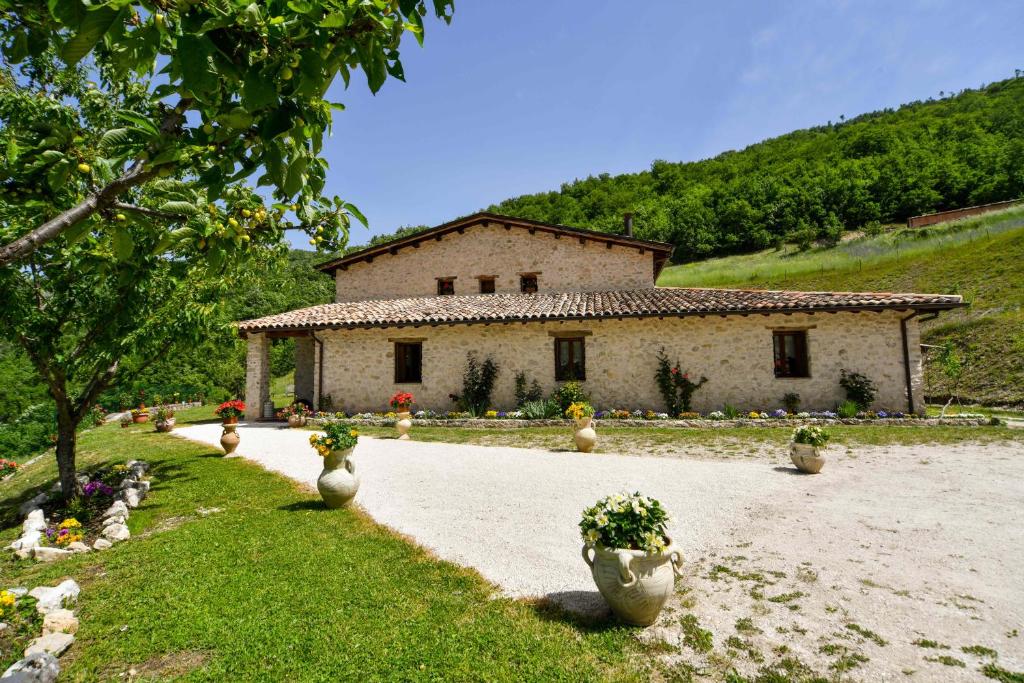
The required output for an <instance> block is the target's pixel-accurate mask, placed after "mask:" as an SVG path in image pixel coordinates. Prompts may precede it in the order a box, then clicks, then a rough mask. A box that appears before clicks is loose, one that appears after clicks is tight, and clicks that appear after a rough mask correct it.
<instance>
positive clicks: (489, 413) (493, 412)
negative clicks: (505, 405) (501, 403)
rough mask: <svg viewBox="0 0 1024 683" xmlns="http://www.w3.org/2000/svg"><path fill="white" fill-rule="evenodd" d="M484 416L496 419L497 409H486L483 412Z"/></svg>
mask: <svg viewBox="0 0 1024 683" xmlns="http://www.w3.org/2000/svg"><path fill="white" fill-rule="evenodd" d="M484 417H485V418H486V419H488V420H496V419H497V418H498V411H497V410H488V411H486V412H485V413H484Z"/></svg>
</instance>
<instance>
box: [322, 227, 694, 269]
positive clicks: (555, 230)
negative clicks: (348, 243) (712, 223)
mask: <svg viewBox="0 0 1024 683" xmlns="http://www.w3.org/2000/svg"><path fill="white" fill-rule="evenodd" d="M481 223H482V224H484V225H488V224H490V223H496V224H498V225H503V226H505V227H506V228H509V229H511V228H520V229H524V230H529V231H530V232H531V233H532V232H547V233H552V234H556V235H564V236H568V237H575V238H578V239H580V240H589V241H594V242H601V243H604V244H608V245H619V246H623V247H633V248H635V249H641V250H650V251H651V252H653V255H654V277H655V278H657V277H658V274H659V273H660V272H661V268H662V267H663V266H664V265H665V263H667V262H668V259H669V257H670V256H671V255H672V250H673V249H674V247H673V246H672V245H671V244H668V243H666V242H653V241H651V240H642V239H638V238H636V237H628V236H626V235H617V234H615V233H610V232H598V231H596V230H585V229H583V228H573V227H569V226H567V225H557V224H555V223H541V222H540V221H531V220H528V219H525V218H515V217H513V216H503V215H501V214H497V213H490V212H489V211H481V212H479V213H474V214H472V215H469V216H465V217H464V218H459V219H456V220H454V221H450V222H448V223H444V224H442V225H438V226H436V227H433V228H430V229H428V230H424V231H423V232H418V233H416V234H414V235H409V236H407V237H401V238H399V239H395V240H391V241H390V242H385V243H384V244H376V245H374V246H372V247H366V248H365V249H360V250H359V251H355V252H352V253H351V254H348V255H346V256H342V257H341V258H336V259H332V260H330V261H326V262H324V263H320V264H318V265H317V266H316V268H317V269H318V270H322V271H323V272H325V273H333V272H334V271H335V270H337V269H339V268H341V269H345V268H347V267H348V266H350V265H352V264H355V263H359V262H360V261H368V262H369V261H373V259H374V258H376V257H377V256H381V255H385V254H391V255H394V254H397V253H398V252H399V250H401V249H404V248H406V247H412V246H414V245H417V244H420V243H421V242H425V241H426V240H431V239H441V238H442V237H443V236H444V235H447V234H449V233H452V232H458V233H460V234H461V233H462V232H464V231H465V230H466V228H468V227H470V226H472V225H477V224H481Z"/></svg>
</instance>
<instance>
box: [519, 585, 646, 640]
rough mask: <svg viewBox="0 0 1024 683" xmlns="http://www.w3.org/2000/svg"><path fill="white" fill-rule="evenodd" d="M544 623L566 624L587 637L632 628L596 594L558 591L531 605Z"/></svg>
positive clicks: (591, 592)
mask: <svg viewBox="0 0 1024 683" xmlns="http://www.w3.org/2000/svg"><path fill="white" fill-rule="evenodd" d="M530 605H531V607H532V608H533V611H534V613H535V614H536V615H537V616H538V617H539V618H540V619H542V620H544V621H551V622H557V623H560V624H567V625H569V626H572V627H573V628H575V629H578V630H580V631H585V632H587V633H601V632H604V631H614V630H618V629H624V628H630V627H629V626H627V625H626V624H623V623H622V622H620V621H619V620H618V619H616V618H615V616H614V615H612V612H611V609H610V608H609V607H608V603H606V602H605V601H604V598H602V597H601V594H600V593H598V592H597V591H558V592H555V593H548V594H547V595H545V596H544V597H543V598H539V599H537V600H534V601H532V602H531V603H530Z"/></svg>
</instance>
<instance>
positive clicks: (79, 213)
mask: <svg viewBox="0 0 1024 683" xmlns="http://www.w3.org/2000/svg"><path fill="white" fill-rule="evenodd" d="M191 104H192V100H191V99H189V98H185V99H182V100H181V101H180V102H178V105H177V106H176V107H175V108H174V109H173V110H171V112H170V113H168V114H167V116H166V117H165V118H164V120H163V123H161V124H160V135H161V136H164V135H170V134H171V133H172V132H174V129H175V128H177V126H178V125H179V124H180V123H181V122H182V121H184V120H185V111H186V110H187V109H188V107H189V106H190V105H191ZM150 147H151V148H153V145H150ZM150 151H152V149H151V150H150ZM156 174H157V169H156V168H154V167H149V168H146V167H145V166H144V165H143V163H142V161H136V162H135V163H134V164H132V166H131V168H129V169H128V170H127V171H125V173H124V174H123V175H121V177H119V178H117V179H116V180H114V181H112V182H111V183H110V184H109V185H106V186H104V187H102V188H100V189H99V190H97V191H95V192H93V193H92V194H91V195H89V196H88V197H86V198H85V200H84V201H82V202H81V203H79V204H78V205H77V206H73V207H71V208H70V209H67V210H66V211H62V212H60V213H59V214H57V215H56V216H54V217H53V218H51V219H50V220H48V221H46V222H45V223H43V224H42V225H40V226H39V227H38V228H36V229H35V230H32V231H31V232H29V233H28V234H25V235H22V236H21V237H19V238H18V239H16V240H14V241H13V242H10V243H8V244H5V245H3V246H2V247H0V267H2V266H6V265H8V264H10V263H11V262H13V261H15V260H16V259H19V258H24V257H25V256H28V255H29V254H31V253H33V252H34V251H35V250H36V249H38V248H39V247H41V246H43V245H44V244H46V243H47V242H50V241H51V240H54V239H56V238H57V237H59V236H60V234H61V233H63V232H64V231H65V230H68V229H70V228H72V227H74V226H76V225H78V224H79V223H81V222H82V221H84V220H85V219H87V218H89V217H90V216H92V215H93V214H95V213H97V212H99V211H102V210H103V209H106V208H109V207H110V206H112V205H113V204H114V202H115V201H116V200H117V198H118V197H119V196H121V195H122V194H124V193H125V192H127V191H128V190H130V189H132V188H133V187H137V186H138V185H141V184H143V183H144V182H146V181H147V180H150V179H151V178H153V177H154V176H155V175H156Z"/></svg>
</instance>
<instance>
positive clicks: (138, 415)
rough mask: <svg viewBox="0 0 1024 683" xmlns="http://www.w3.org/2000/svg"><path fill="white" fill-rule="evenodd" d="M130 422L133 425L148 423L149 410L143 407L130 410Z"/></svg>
mask: <svg viewBox="0 0 1024 683" xmlns="http://www.w3.org/2000/svg"><path fill="white" fill-rule="evenodd" d="M132 422H134V423H135V424H139V423H142V422H149V409H148V408H146V406H144V405H140V406H139V407H138V408H132Z"/></svg>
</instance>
